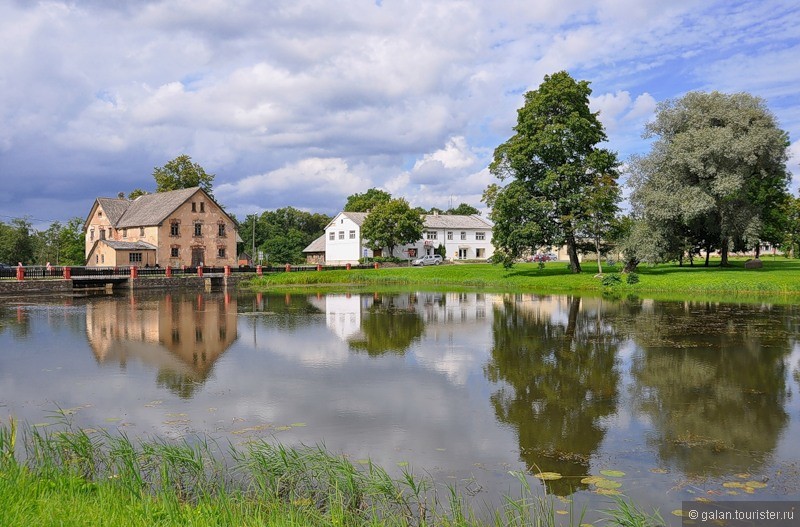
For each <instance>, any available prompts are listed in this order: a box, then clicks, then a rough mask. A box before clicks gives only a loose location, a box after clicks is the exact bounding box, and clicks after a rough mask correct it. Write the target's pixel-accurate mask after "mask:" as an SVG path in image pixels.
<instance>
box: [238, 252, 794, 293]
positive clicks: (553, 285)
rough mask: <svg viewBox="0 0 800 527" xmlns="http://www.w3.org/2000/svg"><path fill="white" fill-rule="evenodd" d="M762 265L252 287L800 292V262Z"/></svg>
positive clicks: (328, 277)
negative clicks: (606, 278)
mask: <svg viewBox="0 0 800 527" xmlns="http://www.w3.org/2000/svg"><path fill="white" fill-rule="evenodd" d="M763 262H764V267H763V268H762V269H745V268H744V260H733V261H732V262H731V266H730V267H726V268H721V267H719V265H718V262H714V261H712V262H711V265H710V266H709V267H703V266H699V265H696V266H694V267H690V266H689V265H684V266H683V267H681V266H679V265H678V264H661V265H656V266H647V265H642V266H640V267H639V269H638V270H637V273H636V274H637V275H638V278H639V282H638V283H636V284H628V283H626V275H620V278H621V283H620V284H618V285H615V286H613V287H608V286H604V285H603V283H602V280H601V279H600V278H599V277H596V276H595V275H596V274H597V266H596V264H592V263H587V264H584V265H583V269H584V271H583V272H582V273H580V274H572V273H570V272H569V269H568V267H567V264H566V263H564V262H550V263H547V264H545V266H544V268H543V269H539V267H538V264H534V263H525V264H517V265H515V266H514V267H512V268H511V269H504V268H503V267H502V266H500V265H489V264H463V265H458V264H456V265H439V266H430V267H410V268H409V267H397V268H383V269H378V270H373V269H370V270H352V271H323V272H316V271H307V272H293V273H277V274H273V275H268V276H264V277H261V278H256V279H254V280H252V281H251V282H250V283H249V285H250V287H252V288H253V289H256V290H271V289H275V288H282V289H283V288H296V287H298V286H330V287H331V288H333V289H336V288H337V287H348V288H352V287H353V286H365V287H366V286H369V287H381V286H395V287H396V286H415V287H425V288H448V289H462V288H469V289H481V290H484V291H493V292H506V291H514V292H517V291H526V292H543V293H570V292H580V293H586V294H592V293H595V294H603V293H608V292H616V293H619V294H645V296H649V297H653V296H665V295H667V296H668V295H671V294H679V295H681V296H682V297H684V298H685V297H686V296H694V295H696V294H702V295H724V296H728V295H749V296H755V295H769V296H781V297H785V296H794V295H798V294H800V260H788V259H785V258H782V257H780V258H775V259H773V258H772V257H766V258H764V260H763ZM603 271H604V273H605V274H606V275H608V274H613V273H618V272H619V268H614V267H608V266H604V267H603Z"/></svg>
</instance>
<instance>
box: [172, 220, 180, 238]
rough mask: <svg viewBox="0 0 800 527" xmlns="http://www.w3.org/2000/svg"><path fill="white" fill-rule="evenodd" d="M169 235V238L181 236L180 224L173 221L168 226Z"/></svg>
mask: <svg viewBox="0 0 800 527" xmlns="http://www.w3.org/2000/svg"><path fill="white" fill-rule="evenodd" d="M169 235H170V236H176V237H177V236H180V235H181V222H179V221H173V222H170V224H169Z"/></svg>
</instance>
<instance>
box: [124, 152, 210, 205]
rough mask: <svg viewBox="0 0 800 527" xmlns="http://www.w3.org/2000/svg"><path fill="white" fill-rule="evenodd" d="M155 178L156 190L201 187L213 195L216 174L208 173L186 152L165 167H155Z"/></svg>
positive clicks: (164, 190) (165, 190)
mask: <svg viewBox="0 0 800 527" xmlns="http://www.w3.org/2000/svg"><path fill="white" fill-rule="evenodd" d="M153 178H154V179H155V180H156V192H167V191H170V190H178V189H182V188H191V187H200V188H202V189H203V190H205V191H206V192H207V193H208V195H209V196H212V197H213V194H212V192H211V187H212V183H213V181H214V174H208V173H206V171H205V170H204V169H203V167H201V166H200V165H199V164H198V163H195V162H193V161H192V158H191V157H189V156H188V155H186V154H183V155H179V156H178V157H176V158H175V159H173V160H172V161H169V162H168V163H167V164H166V165H164V166H163V167H156V168H154V169H153ZM134 192H136V191H134Z"/></svg>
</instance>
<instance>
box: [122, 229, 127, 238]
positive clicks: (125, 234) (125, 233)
mask: <svg viewBox="0 0 800 527" xmlns="http://www.w3.org/2000/svg"><path fill="white" fill-rule="evenodd" d="M122 237H123V238H127V237H128V229H122Z"/></svg>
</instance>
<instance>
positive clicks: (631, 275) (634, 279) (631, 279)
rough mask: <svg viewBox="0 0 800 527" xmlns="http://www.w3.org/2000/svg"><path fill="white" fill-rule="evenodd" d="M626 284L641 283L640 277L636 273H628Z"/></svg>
mask: <svg viewBox="0 0 800 527" xmlns="http://www.w3.org/2000/svg"><path fill="white" fill-rule="evenodd" d="M625 283H627V284H628V285H634V284H638V283H639V275H638V274H636V273H627V274H626V275H625Z"/></svg>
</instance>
